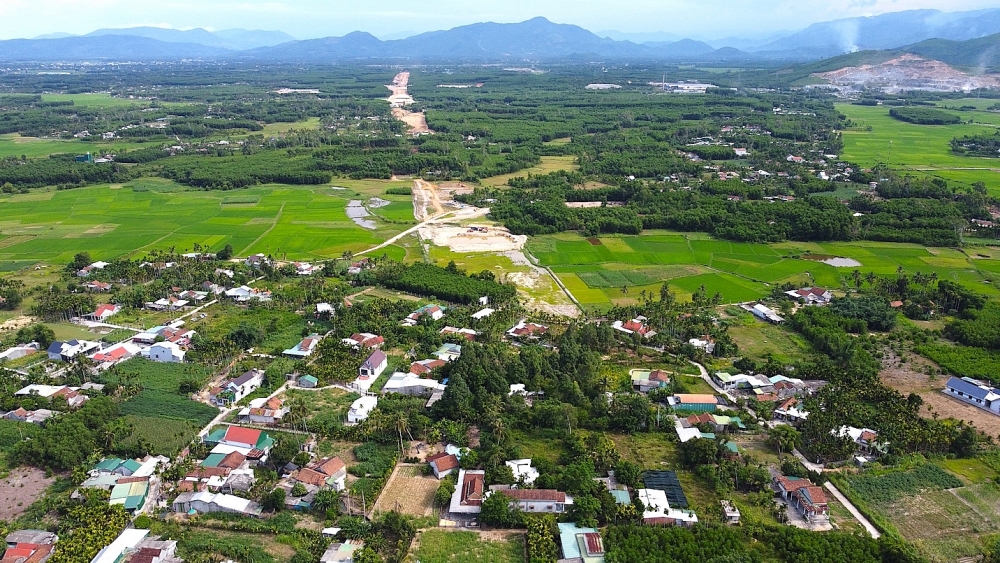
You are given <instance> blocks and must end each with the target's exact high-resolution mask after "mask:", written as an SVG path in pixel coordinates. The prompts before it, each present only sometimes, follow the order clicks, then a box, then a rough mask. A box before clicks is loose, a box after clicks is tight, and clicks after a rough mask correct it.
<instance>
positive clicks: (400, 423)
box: [393, 412, 412, 455]
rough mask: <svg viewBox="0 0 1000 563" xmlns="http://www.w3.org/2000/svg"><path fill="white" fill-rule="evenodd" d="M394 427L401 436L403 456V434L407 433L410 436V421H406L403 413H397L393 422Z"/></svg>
mask: <svg viewBox="0 0 1000 563" xmlns="http://www.w3.org/2000/svg"><path fill="white" fill-rule="evenodd" d="M393 426H394V427H395V428H396V434H397V435H398V436H399V454H400V455H403V433H404V432H405V433H406V434H407V435H409V433H410V421H409V420H407V419H406V416H404V415H403V413H401V412H397V413H396V416H395V420H393ZM411 438H412V436H411Z"/></svg>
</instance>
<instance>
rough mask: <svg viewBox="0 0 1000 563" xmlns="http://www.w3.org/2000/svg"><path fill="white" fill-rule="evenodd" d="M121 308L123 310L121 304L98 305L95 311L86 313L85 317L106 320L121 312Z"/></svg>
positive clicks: (89, 319)
mask: <svg viewBox="0 0 1000 563" xmlns="http://www.w3.org/2000/svg"><path fill="white" fill-rule="evenodd" d="M121 310H122V307H121V305H112V304H107V303H106V304H104V305H98V306H97V308H96V309H94V312H93V313H89V314H86V315H84V316H83V318H84V319H85V320H88V321H96V322H104V321H105V320H107V319H108V318H110V317H113V316H114V315H117V314H118V313H120V312H121Z"/></svg>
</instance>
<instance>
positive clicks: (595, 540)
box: [558, 522, 604, 563]
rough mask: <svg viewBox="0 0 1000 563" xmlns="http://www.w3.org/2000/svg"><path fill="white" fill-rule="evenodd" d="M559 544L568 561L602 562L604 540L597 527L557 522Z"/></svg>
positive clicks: (578, 562) (571, 562)
mask: <svg viewBox="0 0 1000 563" xmlns="http://www.w3.org/2000/svg"><path fill="white" fill-rule="evenodd" d="M558 526H559V544H560V547H561V549H562V554H563V558H562V559H560V561H566V562H570V563H604V541H603V540H602V539H601V533H600V532H599V531H598V530H597V528H581V527H579V526H577V525H576V524H574V523H572V522H560V523H559V525H558Z"/></svg>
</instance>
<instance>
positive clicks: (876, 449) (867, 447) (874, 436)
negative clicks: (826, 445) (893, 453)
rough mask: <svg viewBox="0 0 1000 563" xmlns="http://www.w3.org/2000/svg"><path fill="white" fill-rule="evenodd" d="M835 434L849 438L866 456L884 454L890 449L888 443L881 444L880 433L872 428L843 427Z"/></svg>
mask: <svg viewBox="0 0 1000 563" xmlns="http://www.w3.org/2000/svg"><path fill="white" fill-rule="evenodd" d="M833 434H834V435H836V436H840V437H841V438H845V437H846V438H849V439H850V440H851V441H852V442H854V445H855V447H856V448H857V451H858V452H859V453H862V454H865V455H880V454H884V453H885V452H886V451H887V449H888V447H889V444H888V443H887V442H880V441H879V439H878V433H877V432H875V431H874V430H872V429H870V428H855V427H853V426H841V427H840V429H839V430H834V431H833Z"/></svg>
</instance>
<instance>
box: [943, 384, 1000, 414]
mask: <svg viewBox="0 0 1000 563" xmlns="http://www.w3.org/2000/svg"><path fill="white" fill-rule="evenodd" d="M943 393H944V394H945V395H948V396H949V397H954V398H956V399H958V400H959V401H962V402H964V403H968V404H970V405H973V406H976V407H979V408H981V409H983V410H987V411H989V412H991V413H993V414H1000V389H997V388H995V387H993V386H992V385H988V384H986V383H984V382H982V381H979V380H976V379H972V378H971V377H962V378H958V377H952V378H950V379H948V382H947V383H945V385H944V391H943Z"/></svg>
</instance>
